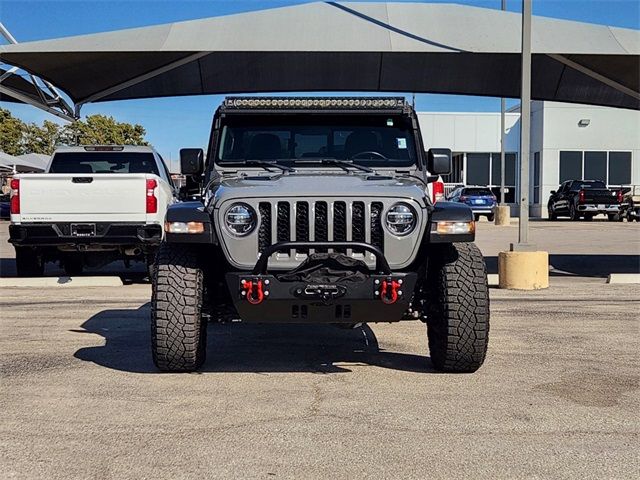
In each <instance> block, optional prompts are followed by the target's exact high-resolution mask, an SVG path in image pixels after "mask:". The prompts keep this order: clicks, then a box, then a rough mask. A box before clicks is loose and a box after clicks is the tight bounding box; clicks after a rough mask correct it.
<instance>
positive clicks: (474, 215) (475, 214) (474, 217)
mask: <svg viewBox="0 0 640 480" xmlns="http://www.w3.org/2000/svg"><path fill="white" fill-rule="evenodd" d="M473 219H474V220H475V221H476V222H479V221H480V215H478V214H477V213H474V214H473Z"/></svg>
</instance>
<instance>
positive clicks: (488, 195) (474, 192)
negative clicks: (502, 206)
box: [447, 186, 496, 222]
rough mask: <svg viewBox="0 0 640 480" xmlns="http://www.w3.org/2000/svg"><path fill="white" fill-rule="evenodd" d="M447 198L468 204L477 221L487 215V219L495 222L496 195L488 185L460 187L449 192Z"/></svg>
mask: <svg viewBox="0 0 640 480" xmlns="http://www.w3.org/2000/svg"><path fill="white" fill-rule="evenodd" d="M447 200H449V201H450V202H458V203H464V204H465V205H468V206H469V207H470V208H471V211H472V212H473V216H474V217H475V219H476V221H477V220H479V219H480V217H483V216H484V217H487V220H489V221H490V222H493V219H494V215H495V208H496V196H495V195H494V194H493V192H492V191H491V190H490V189H489V188H488V187H473V186H466V187H464V186H463V187H458V188H456V189H455V190H453V191H452V192H451V193H449V195H448V197H447Z"/></svg>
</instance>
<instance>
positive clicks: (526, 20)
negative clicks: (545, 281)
mask: <svg viewBox="0 0 640 480" xmlns="http://www.w3.org/2000/svg"><path fill="white" fill-rule="evenodd" d="M521 82H522V83H521V86H520V212H519V213H520V215H519V219H518V243H517V244H513V243H512V244H511V250H514V251H530V250H534V248H533V245H531V244H529V145H530V135H531V0H522V80H521Z"/></svg>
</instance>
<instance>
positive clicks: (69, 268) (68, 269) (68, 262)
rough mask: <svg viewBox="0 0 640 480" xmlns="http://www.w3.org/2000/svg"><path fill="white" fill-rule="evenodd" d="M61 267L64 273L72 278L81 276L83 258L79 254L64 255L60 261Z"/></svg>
mask: <svg viewBox="0 0 640 480" xmlns="http://www.w3.org/2000/svg"><path fill="white" fill-rule="evenodd" d="M62 267H63V268H64V273H66V274H67V275H69V276H70V277H73V276H75V275H81V274H82V270H84V258H83V257H82V254H80V253H70V254H68V255H66V256H65V257H64V259H63V261H62Z"/></svg>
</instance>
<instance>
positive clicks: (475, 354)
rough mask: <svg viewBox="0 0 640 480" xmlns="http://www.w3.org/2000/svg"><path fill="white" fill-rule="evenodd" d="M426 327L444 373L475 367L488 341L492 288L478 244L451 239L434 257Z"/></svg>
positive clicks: (431, 349) (434, 357) (435, 361)
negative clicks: (456, 241)
mask: <svg viewBox="0 0 640 480" xmlns="http://www.w3.org/2000/svg"><path fill="white" fill-rule="evenodd" d="M427 289H428V290H430V295H429V300H428V309H427V332H428V336H429V352H430V354H431V361H432V362H433V365H434V367H435V368H437V369H438V370H442V371H445V372H475V371H476V370H477V369H478V368H480V366H481V365H482V363H483V362H484V359H485V356H486V354H487V345H488V343H489V288H488V286H487V271H486V267H485V263H484V258H483V257H482V253H480V250H479V249H478V247H476V245H475V244H473V243H454V244H446V245H442V246H439V247H438V248H434V250H433V251H432V252H431V254H430V256H429V267H428V273H427Z"/></svg>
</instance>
